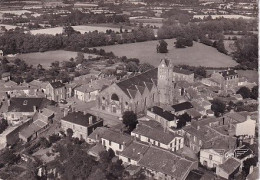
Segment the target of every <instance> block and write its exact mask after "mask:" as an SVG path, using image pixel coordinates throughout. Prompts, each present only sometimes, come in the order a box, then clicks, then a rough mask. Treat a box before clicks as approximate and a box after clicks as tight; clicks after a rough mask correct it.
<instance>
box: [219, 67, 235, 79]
mask: <svg viewBox="0 0 260 180" xmlns="http://www.w3.org/2000/svg"><path fill="white" fill-rule="evenodd" d="M219 73H220V74H221V75H222V76H223V77H228V76H234V75H237V72H236V71H235V70H233V69H232V70H226V71H221V72H219Z"/></svg>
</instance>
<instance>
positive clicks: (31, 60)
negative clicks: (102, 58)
mask: <svg viewBox="0 0 260 180" xmlns="http://www.w3.org/2000/svg"><path fill="white" fill-rule="evenodd" d="M76 56H77V52H72V51H64V50H57V51H47V52H43V53H40V52H37V53H28V54H18V55H16V58H20V59H22V60H24V61H25V62H26V63H28V64H29V65H33V66H37V65H38V64H41V65H42V66H43V67H44V68H48V67H49V66H50V65H51V63H52V62H54V61H59V62H62V61H68V60H69V59H70V58H75V57H76ZM84 56H85V58H88V56H92V57H96V55H93V54H86V53H85V54H84Z"/></svg>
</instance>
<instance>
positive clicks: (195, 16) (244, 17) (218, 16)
mask: <svg viewBox="0 0 260 180" xmlns="http://www.w3.org/2000/svg"><path fill="white" fill-rule="evenodd" d="M208 16H209V15H194V16H193V18H200V19H203V18H205V17H208ZM211 17H212V19H216V18H220V17H224V18H227V19H238V18H243V19H254V18H253V17H249V16H242V15H211Z"/></svg>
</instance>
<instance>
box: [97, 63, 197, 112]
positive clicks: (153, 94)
mask: <svg viewBox="0 0 260 180" xmlns="http://www.w3.org/2000/svg"><path fill="white" fill-rule="evenodd" d="M178 81H187V82H189V83H192V82H194V74H193V73H192V72H190V71H187V70H184V69H180V68H176V67H174V66H173V64H172V61H169V60H167V59H162V60H161V62H160V65H159V66H158V68H154V69H152V70H149V71H146V72H144V73H142V74H138V75H136V76H133V77H130V78H128V79H125V80H121V81H119V82H117V83H114V84H112V85H110V86H109V87H107V88H105V89H103V90H102V91H101V92H100V93H99V96H98V103H97V104H98V106H97V107H98V109H99V110H101V111H105V112H109V113H112V114H115V115H117V116H121V115H122V114H123V113H124V112H125V111H133V112H135V113H136V114H140V113H146V110H147V109H148V108H149V107H152V106H154V105H167V104H168V105H171V104H172V103H173V99H174V94H175V93H176V92H177V93H180V90H179V89H176V82H178Z"/></svg>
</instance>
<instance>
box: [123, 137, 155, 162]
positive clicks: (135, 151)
mask: <svg viewBox="0 0 260 180" xmlns="http://www.w3.org/2000/svg"><path fill="white" fill-rule="evenodd" d="M149 148H150V145H149V144H145V143H142V142H139V141H133V142H132V143H131V144H130V145H129V146H127V147H126V148H125V149H124V151H122V152H120V153H119V159H121V160H122V161H123V163H124V164H127V165H135V166H137V165H138V162H139V161H140V160H141V159H142V157H143V156H144V154H145V153H146V151H147V150H148V149H149Z"/></svg>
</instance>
